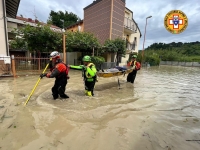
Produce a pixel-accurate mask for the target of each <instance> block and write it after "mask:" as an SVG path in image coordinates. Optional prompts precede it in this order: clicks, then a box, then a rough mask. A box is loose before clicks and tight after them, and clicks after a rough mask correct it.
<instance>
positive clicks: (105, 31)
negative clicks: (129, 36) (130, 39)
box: [84, 0, 125, 44]
mask: <svg viewBox="0 0 200 150" xmlns="http://www.w3.org/2000/svg"><path fill="white" fill-rule="evenodd" d="M124 10H125V1H124V0H96V1H93V3H92V4H90V5H88V6H87V7H85V8H84V31H85V32H92V33H93V34H94V35H95V36H96V37H97V38H98V39H99V41H100V43H101V44H104V42H105V40H106V39H115V38H117V37H122V36H123V23H124Z"/></svg>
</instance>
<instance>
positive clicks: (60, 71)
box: [40, 51, 69, 100]
mask: <svg viewBox="0 0 200 150" xmlns="http://www.w3.org/2000/svg"><path fill="white" fill-rule="evenodd" d="M50 58H51V60H52V62H51V63H50V65H49V66H50V72H49V73H45V74H41V75H40V77H41V78H42V77H44V76H46V77H47V78H54V77H55V78H56V80H55V83H54V86H53V87H52V89H51V90H52V95H53V98H54V100H55V99H57V98H58V96H59V95H60V97H61V98H69V96H67V95H66V94H65V88H66V85H67V79H69V76H68V71H69V68H68V67H67V65H66V64H64V63H63V62H62V60H61V59H60V54H59V52H57V51H53V52H52V53H51V54H50Z"/></svg>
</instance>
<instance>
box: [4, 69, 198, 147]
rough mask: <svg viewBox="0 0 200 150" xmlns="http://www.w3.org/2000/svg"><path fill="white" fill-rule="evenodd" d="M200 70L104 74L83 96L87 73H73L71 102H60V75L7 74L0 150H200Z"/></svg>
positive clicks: (68, 89)
mask: <svg viewBox="0 0 200 150" xmlns="http://www.w3.org/2000/svg"><path fill="white" fill-rule="evenodd" d="M199 74H200V68H190V67H188V68H187V67H173V66H160V67H150V68H142V69H141V70H140V71H139V72H138V74H137V77H136V80H135V83H134V84H131V83H126V76H125V77H123V76H120V77H119V79H120V82H121V85H120V87H121V88H120V89H119V88H118V84H117V77H112V78H98V79H99V82H97V84H96V86H95V97H92V98H90V97H86V96H84V86H83V81H82V77H81V72H79V71H73V70H70V77H71V78H70V80H69V83H68V85H67V89H66V93H67V94H68V95H69V96H70V98H69V99H58V100H53V98H52V95H51V87H52V86H53V83H54V79H48V78H43V79H42V80H41V81H40V83H39V85H38V87H37V88H36V90H35V92H34V93H33V95H32V97H31V99H30V100H29V102H28V104H27V105H26V106H25V107H24V105H23V104H24V102H25V101H26V99H27V98H28V96H29V94H30V92H31V90H32V89H33V87H34V85H35V84H36V81H37V80H38V75H37V76H21V77H18V78H15V79H13V78H0V150H146V149H147V150H199V149H200V76H199Z"/></svg>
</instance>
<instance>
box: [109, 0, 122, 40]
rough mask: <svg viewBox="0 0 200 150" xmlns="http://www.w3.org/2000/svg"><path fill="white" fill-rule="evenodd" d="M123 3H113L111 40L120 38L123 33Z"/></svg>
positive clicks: (118, 0)
mask: <svg viewBox="0 0 200 150" xmlns="http://www.w3.org/2000/svg"><path fill="white" fill-rule="evenodd" d="M124 13H125V3H124V2H123V1H122V0H114V1H113V15H112V34H111V39H115V38H117V37H122V36H123V32H124V26H123V25H124V15H125V14H124Z"/></svg>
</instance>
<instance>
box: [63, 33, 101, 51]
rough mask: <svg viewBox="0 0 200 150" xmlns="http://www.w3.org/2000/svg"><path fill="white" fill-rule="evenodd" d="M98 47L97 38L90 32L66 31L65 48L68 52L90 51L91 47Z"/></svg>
mask: <svg viewBox="0 0 200 150" xmlns="http://www.w3.org/2000/svg"><path fill="white" fill-rule="evenodd" d="M99 47H100V43H99V41H98V39H97V38H96V37H95V36H94V35H93V34H91V33H88V32H71V31H68V32H67V33H66V48H67V51H69V52H72V51H76V52H88V51H89V52H92V50H93V48H94V49H98V48H99Z"/></svg>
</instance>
